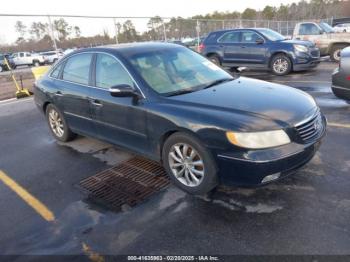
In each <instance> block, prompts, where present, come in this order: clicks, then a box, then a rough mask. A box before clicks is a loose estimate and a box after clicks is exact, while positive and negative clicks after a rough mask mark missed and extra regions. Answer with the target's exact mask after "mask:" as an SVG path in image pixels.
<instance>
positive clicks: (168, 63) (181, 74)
mask: <svg viewBox="0 0 350 262" xmlns="http://www.w3.org/2000/svg"><path fill="white" fill-rule="evenodd" d="M130 61H131V64H132V65H133V66H134V67H135V68H136V70H137V71H138V72H139V74H140V75H141V76H142V78H143V79H144V80H145V81H146V82H147V84H148V85H149V86H150V87H151V88H152V89H153V90H155V91H156V92H157V93H159V94H162V95H165V96H170V95H177V94H182V93H187V92H193V91H197V90H200V89H203V88H206V87H210V86H213V85H215V84H218V83H221V82H224V81H229V80H232V79H233V77H232V76H231V75H230V74H229V73H227V72H226V71H224V70H222V69H221V68H220V67H218V66H217V65H215V64H213V63H212V62H210V61H209V60H207V59H206V58H204V57H203V56H201V55H199V54H197V53H195V52H194V51H191V50H189V49H187V48H166V49H163V50H157V51H152V52H147V53H142V54H137V55H134V56H132V57H131V58H130Z"/></svg>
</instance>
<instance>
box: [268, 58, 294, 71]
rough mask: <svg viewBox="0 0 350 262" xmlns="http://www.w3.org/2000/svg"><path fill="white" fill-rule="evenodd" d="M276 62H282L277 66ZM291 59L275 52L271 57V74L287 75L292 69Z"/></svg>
mask: <svg viewBox="0 0 350 262" xmlns="http://www.w3.org/2000/svg"><path fill="white" fill-rule="evenodd" d="M277 63H278V64H282V65H283V67H282V65H281V67H278V65H277ZM292 67H293V65H292V61H291V60H290V59H289V57H288V56H286V55H284V54H277V55H275V56H274V57H272V59H271V63H270V68H271V71H272V73H273V74H275V75H278V76H284V75H288V74H289V73H290V72H291V71H292Z"/></svg>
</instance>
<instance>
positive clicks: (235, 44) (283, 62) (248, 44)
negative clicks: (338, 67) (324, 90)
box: [200, 28, 320, 75]
mask: <svg viewBox="0 0 350 262" xmlns="http://www.w3.org/2000/svg"><path fill="white" fill-rule="evenodd" d="M200 52H201V53H202V54H203V55H204V56H206V57H208V58H209V59H210V60H211V61H212V62H214V63H215V64H218V65H222V66H223V67H230V68H232V67H240V66H244V67H249V68H254V69H266V70H271V71H272V72H273V73H274V74H276V75H286V74H288V73H289V72H291V71H299V70H307V69H310V68H314V67H316V66H317V65H318V64H319V62H320V52H319V50H318V48H317V47H315V45H314V44H313V43H311V42H309V41H297V40H287V39H286V38H285V37H284V36H282V35H281V34H279V33H277V32H275V31H273V30H271V29H267V28H251V29H233V30H221V31H215V32H211V33H210V34H209V35H208V37H207V38H206V39H205V40H204V41H203V43H202V44H201V45H200Z"/></svg>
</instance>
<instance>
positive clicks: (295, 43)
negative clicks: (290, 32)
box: [281, 39, 315, 47]
mask: <svg viewBox="0 0 350 262" xmlns="http://www.w3.org/2000/svg"><path fill="white" fill-rule="evenodd" d="M281 42H283V43H289V44H293V45H304V46H307V47H315V44H314V43H313V42H311V41H306V40H295V39H292V40H282V41H281Z"/></svg>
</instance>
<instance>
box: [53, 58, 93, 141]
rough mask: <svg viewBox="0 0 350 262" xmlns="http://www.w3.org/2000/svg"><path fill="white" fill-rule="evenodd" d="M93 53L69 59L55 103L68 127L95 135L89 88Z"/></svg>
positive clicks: (57, 87) (56, 92) (59, 84)
mask: <svg viewBox="0 0 350 262" xmlns="http://www.w3.org/2000/svg"><path fill="white" fill-rule="evenodd" d="M92 57H93V54H92V53H80V54H76V55H73V56H71V57H69V58H68V59H67V60H66V61H65V64H64V67H63V70H62V72H61V76H59V79H60V80H58V83H57V85H56V90H55V93H54V96H55V101H56V102H55V103H56V105H57V106H58V107H59V109H60V110H61V111H62V112H63V113H64V115H65V118H66V120H67V122H68V125H69V126H70V127H71V128H72V129H73V130H75V131H78V132H81V133H84V134H93V125H92V122H91V121H92V119H91V112H90V104H89V99H88V98H89V95H90V93H91V87H90V86H89V84H90V81H91V77H90V70H91V69H90V68H91V62H92Z"/></svg>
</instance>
